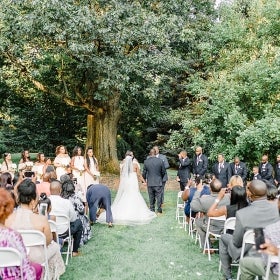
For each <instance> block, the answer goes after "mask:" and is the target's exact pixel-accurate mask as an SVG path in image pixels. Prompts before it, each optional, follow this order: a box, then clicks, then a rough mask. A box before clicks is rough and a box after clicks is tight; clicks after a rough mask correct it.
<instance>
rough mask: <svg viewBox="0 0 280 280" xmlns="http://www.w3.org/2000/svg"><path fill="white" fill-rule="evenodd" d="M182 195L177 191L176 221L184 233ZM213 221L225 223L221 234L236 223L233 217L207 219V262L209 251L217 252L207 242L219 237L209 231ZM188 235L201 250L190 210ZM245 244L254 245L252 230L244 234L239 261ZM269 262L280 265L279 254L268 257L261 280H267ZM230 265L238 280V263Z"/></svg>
mask: <svg viewBox="0 0 280 280" xmlns="http://www.w3.org/2000/svg"><path fill="white" fill-rule="evenodd" d="M182 194H183V191H179V192H178V194H177V203H176V220H177V221H178V223H179V224H182V225H183V228H184V229H185V231H186V230H187V229H186V228H187V222H186V215H185V211H184V209H185V202H184V201H183V200H182ZM213 220H219V221H224V222H225V224H224V230H223V233H227V231H228V230H232V231H234V229H235V222H236V218H235V217H232V218H228V219H227V218H226V217H225V216H221V217H208V223H207V230H206V237H205V243H204V246H203V254H205V253H206V252H208V260H209V261H211V252H210V250H218V249H215V248H210V244H209V240H213V239H215V240H218V239H219V238H220V237H221V235H220V234H217V233H215V232H211V230H210V225H211V221H213ZM188 233H189V235H190V236H191V237H192V238H194V237H195V243H197V241H199V246H200V248H201V247H202V244H201V243H200V238H199V236H198V234H197V231H196V229H195V218H193V217H192V215H191V210H190V220H189V223H188ZM246 244H251V245H254V244H255V238H254V231H253V230H248V231H246V233H245V234H244V237H243V243H242V248H241V256H240V259H242V258H243V257H244V254H245V247H246ZM271 262H273V263H280V252H279V255H278V256H268V263H267V266H266V275H265V277H263V280H269V273H270V265H271ZM231 265H232V266H237V267H238V271H237V280H239V279H240V274H241V272H240V267H239V263H238V262H233V263H232V264H231ZM219 271H221V261H220V264H219ZM256 279H258V277H256ZM278 280H280V273H279V276H278Z"/></svg>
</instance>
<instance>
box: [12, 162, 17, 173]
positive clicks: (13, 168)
mask: <svg viewBox="0 0 280 280" xmlns="http://www.w3.org/2000/svg"><path fill="white" fill-rule="evenodd" d="M11 168H12V170H13V171H16V169H17V165H16V164H15V163H12V164H11Z"/></svg>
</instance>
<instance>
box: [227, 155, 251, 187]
mask: <svg viewBox="0 0 280 280" xmlns="http://www.w3.org/2000/svg"><path fill="white" fill-rule="evenodd" d="M233 175H238V176H240V177H241V178H242V180H243V185H244V186H246V180H247V167H246V163H245V162H242V161H240V159H239V157H235V158H234V160H233V162H231V163H230V164H229V177H231V176H233Z"/></svg>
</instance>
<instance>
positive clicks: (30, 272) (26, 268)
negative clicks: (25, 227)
mask: <svg viewBox="0 0 280 280" xmlns="http://www.w3.org/2000/svg"><path fill="white" fill-rule="evenodd" d="M0 247H12V248H15V249H17V250H18V251H19V252H20V253H21V254H22V256H23V266H22V267H23V279H24V280H36V273H35V268H34V267H32V266H31V264H30V261H29V259H28V257H27V253H26V249H25V247H24V244H23V241H22V237H21V235H20V234H19V233H18V232H16V231H14V230H12V229H10V228H0ZM0 276H1V277H2V279H3V280H6V279H7V280H16V279H20V268H19V267H17V266H12V267H4V268H0Z"/></svg>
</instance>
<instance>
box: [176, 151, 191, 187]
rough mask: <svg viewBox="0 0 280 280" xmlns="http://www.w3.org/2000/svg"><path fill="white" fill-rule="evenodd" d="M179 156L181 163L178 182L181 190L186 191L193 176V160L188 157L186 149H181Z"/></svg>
mask: <svg viewBox="0 0 280 280" xmlns="http://www.w3.org/2000/svg"><path fill="white" fill-rule="evenodd" d="M178 157H179V161H180V164H179V169H178V172H177V182H179V183H180V189H181V191H184V190H185V187H186V185H187V182H188V181H189V179H190V177H191V160H190V159H189V158H188V154H187V152H186V151H185V150H183V151H181V152H180V153H179V155H178Z"/></svg>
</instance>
